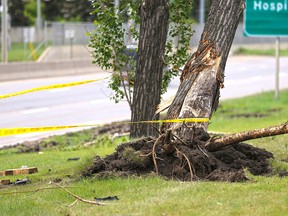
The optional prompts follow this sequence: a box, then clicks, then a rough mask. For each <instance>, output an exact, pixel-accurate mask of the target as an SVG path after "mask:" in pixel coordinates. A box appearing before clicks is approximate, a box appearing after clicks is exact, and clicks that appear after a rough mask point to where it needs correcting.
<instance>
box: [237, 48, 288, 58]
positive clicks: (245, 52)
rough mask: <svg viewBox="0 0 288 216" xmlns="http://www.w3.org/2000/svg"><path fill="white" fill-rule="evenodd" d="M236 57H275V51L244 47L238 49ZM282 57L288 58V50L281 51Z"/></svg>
mask: <svg viewBox="0 0 288 216" xmlns="http://www.w3.org/2000/svg"><path fill="white" fill-rule="evenodd" d="M233 54H234V55H256V56H275V49H254V48H253V49H252V48H251V49H249V48H244V47H239V48H237V49H236V50H235V51H234V52H233ZM279 55H280V56H288V50H287V49H280V52H279Z"/></svg>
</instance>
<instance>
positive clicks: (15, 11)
mask: <svg viewBox="0 0 288 216" xmlns="http://www.w3.org/2000/svg"><path fill="white" fill-rule="evenodd" d="M8 3H9V7H8V8H9V14H10V16H11V25H12V26H27V25H28V24H29V19H28V18H27V17H26V16H25V15H24V9H25V2H24V1H20V0H10V1H9V2H8Z"/></svg>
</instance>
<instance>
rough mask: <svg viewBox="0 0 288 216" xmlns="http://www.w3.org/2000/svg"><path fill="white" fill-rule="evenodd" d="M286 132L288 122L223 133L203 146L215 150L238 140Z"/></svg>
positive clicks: (287, 131)
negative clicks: (234, 132)
mask: <svg viewBox="0 0 288 216" xmlns="http://www.w3.org/2000/svg"><path fill="white" fill-rule="evenodd" d="M287 133H288V124H287V123H285V124H281V125H277V126H271V127H267V128H262V129H255V130H251V131H245V132H241V133H236V134H231V135H225V136H223V137H218V138H211V139H210V140H209V141H208V142H207V144H206V145H205V147H206V149H207V150H208V151H216V150H218V149H221V148H223V147H225V146H228V145H232V144H234V143H239V142H243V141H246V140H251V139H258V138H263V137H269V136H276V135H281V134H287Z"/></svg>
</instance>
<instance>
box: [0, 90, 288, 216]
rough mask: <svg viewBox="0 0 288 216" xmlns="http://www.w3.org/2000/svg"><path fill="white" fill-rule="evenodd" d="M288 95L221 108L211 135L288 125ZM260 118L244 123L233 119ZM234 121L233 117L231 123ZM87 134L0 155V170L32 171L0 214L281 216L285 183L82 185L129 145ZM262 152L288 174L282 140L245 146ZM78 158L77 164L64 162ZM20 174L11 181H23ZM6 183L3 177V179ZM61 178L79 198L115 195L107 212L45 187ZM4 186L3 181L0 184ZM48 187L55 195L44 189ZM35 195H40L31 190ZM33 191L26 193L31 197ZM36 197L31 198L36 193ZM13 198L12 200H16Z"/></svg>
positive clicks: (2, 197)
mask: <svg viewBox="0 0 288 216" xmlns="http://www.w3.org/2000/svg"><path fill="white" fill-rule="evenodd" d="M287 104H288V91H287V90H286V91H282V92H281V94H280V99H279V100H278V101H274V99H273V93H272V92H271V93H263V94H260V95H255V96H250V97H245V98H241V99H233V100H227V101H223V102H221V104H220V107H219V109H218V111H217V112H216V113H215V115H214V117H213V119H212V124H211V130H215V131H223V132H239V131H243V130H248V129H254V128H261V127H264V126H269V125H274V124H278V123H281V122H285V121H287V119H288V118H287V117H288V114H287V113H288V112H287V111H288V110H287V109H288V108H287ZM259 113H261V114H266V116H265V117H261V118H256V117H250V118H244V117H238V118H236V117H235V115H238V116H239V115H243V114H245V115H247V114H249V115H250V116H253V115H255V114H259ZM233 116H234V117H233ZM91 137H92V135H91V132H89V130H88V131H84V132H82V133H78V134H69V135H68V136H59V137H54V138H50V139H48V140H46V141H45V142H43V143H42V144H43V147H45V146H46V147H47V146H49V145H48V144H49V143H51V142H52V141H54V142H59V143H61V144H60V145H59V146H57V147H55V146H52V147H49V148H45V149H43V150H42V152H43V154H39V153H20V154H19V153H17V152H18V151H19V150H21V149H19V148H14V149H6V150H1V151H0V170H4V169H8V168H17V167H21V166H22V165H27V166H36V167H37V168H38V170H39V172H38V173H36V174H32V175H29V176H28V177H29V178H30V180H31V182H32V183H31V184H28V185H22V186H8V187H7V186H2V187H1V186H0V203H1V205H0V212H1V215H7V216H8V215H9V216H11V215H17V216H18V215H45V216H46V215H53V216H54V215H197V216H198V215H253V216H254V215H256V216H257V215H259V216H260V215H272V216H273V215H275V216H279V215H283V216H285V215H287V214H288V177H285V178H280V177H277V176H269V177H265V176H252V175H251V174H249V173H248V174H247V175H248V176H249V178H250V181H248V182H245V183H228V182H192V183H191V182H179V181H167V180H164V179H162V178H159V177H156V176H153V175H150V176H146V177H133V176H131V177H129V178H117V177H115V178H110V179H99V178H98V179H97V178H96V177H92V178H81V176H80V173H81V171H82V170H83V169H84V168H85V167H87V166H88V165H90V164H91V163H92V160H93V157H94V156H95V155H96V154H97V155H100V156H104V155H107V154H110V153H112V152H113V151H114V148H115V147H116V146H117V145H118V144H119V143H121V142H125V141H127V138H125V137H124V138H117V139H112V138H109V137H108V136H102V137H99V138H98V139H97V140H95V141H93V143H92V145H89V146H86V147H85V146H84V144H85V143H87V142H90V141H91ZM249 143H251V144H253V145H255V146H258V147H262V148H266V149H267V150H268V151H271V152H272V153H273V154H274V159H273V160H272V161H271V163H272V164H273V166H274V168H275V169H278V170H283V169H286V170H288V136H287V135H281V136H276V137H268V138H262V139H257V140H252V141H249ZM70 157H79V158H80V160H78V161H67V159H68V158H70ZM25 177H27V176H26V175H22V176H13V177H11V178H10V179H11V180H12V181H14V180H16V178H20V179H21V178H25ZM6 178H7V177H6ZM57 178H58V179H62V181H61V182H60V184H61V185H63V186H66V187H67V189H68V190H69V191H71V192H73V193H75V194H77V195H79V196H80V197H82V198H84V199H89V200H93V198H94V197H105V196H118V197H119V198H120V200H119V201H113V202H110V203H108V204H107V205H105V206H94V205H90V204H85V203H81V202H79V201H78V202H77V203H76V204H75V205H73V206H72V207H68V206H69V205H70V204H71V203H73V202H74V201H75V198H73V197H72V196H70V195H68V194H67V193H66V192H64V191H63V190H61V189H59V188H55V186H53V185H49V184H48V183H49V182H50V181H51V180H55V179H57ZM0 179H5V177H0ZM46 187H53V189H46V190H44V189H43V188H46ZM38 189H40V190H39V191H37V190H38ZM31 190H33V191H34V192H25V191H31ZM36 191H37V192H36ZM17 192H18V193H17Z"/></svg>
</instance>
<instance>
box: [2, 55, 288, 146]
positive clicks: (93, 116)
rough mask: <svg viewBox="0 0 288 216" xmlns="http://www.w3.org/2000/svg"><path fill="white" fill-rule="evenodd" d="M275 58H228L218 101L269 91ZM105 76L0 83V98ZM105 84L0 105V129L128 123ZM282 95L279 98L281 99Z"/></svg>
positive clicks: (20, 138) (284, 82)
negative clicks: (13, 93)
mask: <svg viewBox="0 0 288 216" xmlns="http://www.w3.org/2000/svg"><path fill="white" fill-rule="evenodd" d="M280 65H281V67H280V87H281V88H288V58H282V59H281V63H280ZM274 71H275V59H274V58H272V57H252V58H251V57H230V58H229V60H228V62H227V65H226V72H225V74H226V77H225V83H224V84H225V88H224V89H223V90H222V91H221V100H223V99H227V98H235V97H242V96H245V95H250V94H254V93H260V92H263V91H267V90H273V89H274V77H275V76H274ZM109 75H110V74H109V73H105V72H101V73H99V72H98V73H96V74H91V75H83V76H73V77H57V78H49V79H41V80H40V79H34V80H25V81H23V80H22V81H13V82H4V83H1V85H0V95H2V94H6V93H12V92H16V91H21V90H25V89H29V88H35V87H39V86H43V85H50V84H57V83H66V82H73V81H82V80H87V79H96V78H100V77H102V78H104V77H107V76H109ZM107 82H108V80H107V79H106V80H102V81H99V82H94V83H89V84H84V85H79V86H74V87H66V88H62V89H51V90H45V91H39V92H33V93H29V94H25V95H20V96H16V97H11V98H7V99H2V100H0V128H14V127H41V126H55V125H71V124H102V123H110V122H113V121H120V120H127V119H129V118H130V110H129V107H128V104H127V103H126V102H125V101H122V102H120V103H118V104H115V103H114V102H113V101H112V100H110V99H109V96H110V95H111V94H112V92H111V90H109V89H108V88H107ZM178 85H179V79H178V78H176V79H174V80H173V82H172V83H171V85H170V87H169V91H168V93H167V94H166V95H165V96H164V98H167V97H169V96H170V95H173V94H175V92H176V91H177V87H178ZM280 96H281V95H280ZM65 132H67V130H61V131H53V132H44V133H33V134H24V135H15V136H7V137H0V147H1V146H6V145H14V144H17V143H21V142H24V141H28V140H35V139H38V138H41V137H46V136H49V135H52V134H61V133H65Z"/></svg>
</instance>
